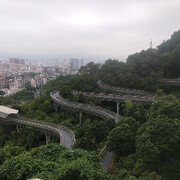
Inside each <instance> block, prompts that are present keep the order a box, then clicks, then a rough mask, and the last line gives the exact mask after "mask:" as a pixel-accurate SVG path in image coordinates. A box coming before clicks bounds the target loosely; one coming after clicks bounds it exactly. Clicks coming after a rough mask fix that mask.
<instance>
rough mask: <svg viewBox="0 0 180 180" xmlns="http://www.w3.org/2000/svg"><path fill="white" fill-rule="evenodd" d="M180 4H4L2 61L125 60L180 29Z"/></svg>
mask: <svg viewBox="0 0 180 180" xmlns="http://www.w3.org/2000/svg"><path fill="white" fill-rule="evenodd" d="M179 9H180V0H0V58H1V59H5V58H9V57H23V58H32V59H38V58H39V59H48V58H58V59H61V58H67V59H68V58H70V57H77V58H84V59H88V60H90V59H91V60H105V59H108V58H117V59H119V60H125V59H126V58H127V57H128V55H130V54H133V53H136V52H139V51H141V50H142V49H147V48H149V44H150V40H151V39H152V41H153V47H156V46H157V45H159V44H160V43H161V42H162V41H163V40H167V39H169V38H170V36H171V34H172V33H173V32H174V31H177V30H179V29H180V11H179Z"/></svg>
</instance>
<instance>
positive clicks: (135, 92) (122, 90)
mask: <svg viewBox="0 0 180 180" xmlns="http://www.w3.org/2000/svg"><path fill="white" fill-rule="evenodd" d="M97 85H98V87H99V88H101V89H103V90H107V91H111V92H115V93H121V94H132V95H145V96H148V97H152V98H153V97H154V93H152V92H148V91H144V90H140V89H129V88H122V87H117V86H111V85H109V84H106V83H104V82H102V81H101V80H99V81H97Z"/></svg>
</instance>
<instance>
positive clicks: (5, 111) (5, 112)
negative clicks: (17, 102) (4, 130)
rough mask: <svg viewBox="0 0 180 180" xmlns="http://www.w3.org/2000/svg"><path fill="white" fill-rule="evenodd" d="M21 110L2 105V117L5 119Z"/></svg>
mask: <svg viewBox="0 0 180 180" xmlns="http://www.w3.org/2000/svg"><path fill="white" fill-rule="evenodd" d="M18 112H19V110H17V109H12V108H9V107H6V106H0V118H3V119H5V118H6V117H7V116H8V115H10V114H18Z"/></svg>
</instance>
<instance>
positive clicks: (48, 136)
mask: <svg viewBox="0 0 180 180" xmlns="http://www.w3.org/2000/svg"><path fill="white" fill-rule="evenodd" d="M50 138H51V135H50V134H46V144H49V143H50Z"/></svg>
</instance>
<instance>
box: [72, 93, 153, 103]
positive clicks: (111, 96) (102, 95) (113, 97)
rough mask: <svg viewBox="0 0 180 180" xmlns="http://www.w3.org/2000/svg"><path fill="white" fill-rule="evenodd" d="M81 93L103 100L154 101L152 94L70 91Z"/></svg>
mask: <svg viewBox="0 0 180 180" xmlns="http://www.w3.org/2000/svg"><path fill="white" fill-rule="evenodd" d="M79 93H82V95H83V96H86V97H95V98H99V99H101V100H104V101H113V102H124V101H125V100H131V101H132V102H134V103H140V104H151V103H152V102H154V99H155V97H154V96H148V95H134V94H105V93H90V92H78V91H72V94H73V95H76V94H79Z"/></svg>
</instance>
